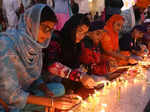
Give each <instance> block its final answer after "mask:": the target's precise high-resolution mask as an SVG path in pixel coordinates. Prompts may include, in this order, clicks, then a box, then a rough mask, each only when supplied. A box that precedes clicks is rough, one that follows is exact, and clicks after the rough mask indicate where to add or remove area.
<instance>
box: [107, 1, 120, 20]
mask: <svg viewBox="0 0 150 112" xmlns="http://www.w3.org/2000/svg"><path fill="white" fill-rule="evenodd" d="M122 7H123V1H122V0H105V15H106V18H105V19H106V21H107V20H108V19H109V18H110V17H111V16H112V15H114V14H120V13H121V8H122Z"/></svg>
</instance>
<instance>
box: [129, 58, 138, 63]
mask: <svg viewBox="0 0 150 112" xmlns="http://www.w3.org/2000/svg"><path fill="white" fill-rule="evenodd" d="M128 62H129V63H130V64H136V63H137V60H136V59H134V58H129V59H128Z"/></svg>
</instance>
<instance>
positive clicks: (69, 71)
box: [66, 69, 72, 79]
mask: <svg viewBox="0 0 150 112" xmlns="http://www.w3.org/2000/svg"><path fill="white" fill-rule="evenodd" d="M71 71H72V70H71V69H69V70H68V73H67V76H66V78H67V79H68V78H69V75H70V73H71Z"/></svg>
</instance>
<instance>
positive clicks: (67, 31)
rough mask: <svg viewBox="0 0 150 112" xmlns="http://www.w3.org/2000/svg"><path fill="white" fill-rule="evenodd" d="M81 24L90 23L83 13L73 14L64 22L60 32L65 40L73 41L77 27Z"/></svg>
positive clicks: (87, 24)
mask: <svg viewBox="0 0 150 112" xmlns="http://www.w3.org/2000/svg"><path fill="white" fill-rule="evenodd" d="M81 25H86V26H89V25H90V21H89V19H88V17H87V16H86V15H84V14H75V15H73V16H72V17H71V18H70V19H69V20H68V21H67V22H66V23H65V24H64V27H63V28H62V30H61V33H62V34H63V37H64V38H65V41H70V40H71V41H72V42H73V43H74V41H75V36H76V30H77V27H78V26H81Z"/></svg>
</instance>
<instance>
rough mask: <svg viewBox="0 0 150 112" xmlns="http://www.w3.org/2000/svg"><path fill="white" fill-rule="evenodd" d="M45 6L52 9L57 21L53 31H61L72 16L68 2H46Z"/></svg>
mask: <svg viewBox="0 0 150 112" xmlns="http://www.w3.org/2000/svg"><path fill="white" fill-rule="evenodd" d="M47 4H48V5H49V6H50V7H51V8H53V10H54V12H55V14H56V16H57V19H58V23H57V25H56V27H55V29H56V30H61V28H62V27H63V26H64V24H65V22H66V21H67V20H68V19H69V18H70V17H71V15H72V11H71V5H70V0H47Z"/></svg>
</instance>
